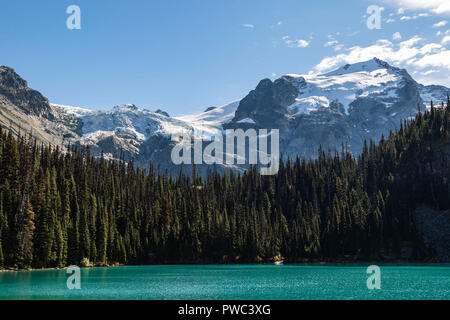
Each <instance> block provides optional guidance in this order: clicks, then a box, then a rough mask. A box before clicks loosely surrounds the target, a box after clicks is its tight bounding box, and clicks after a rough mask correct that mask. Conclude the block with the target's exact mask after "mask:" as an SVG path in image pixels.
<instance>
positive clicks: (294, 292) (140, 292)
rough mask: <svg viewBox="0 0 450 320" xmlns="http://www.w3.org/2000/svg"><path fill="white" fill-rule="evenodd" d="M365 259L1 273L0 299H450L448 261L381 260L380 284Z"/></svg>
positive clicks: (449, 268)
mask: <svg viewBox="0 0 450 320" xmlns="http://www.w3.org/2000/svg"><path fill="white" fill-rule="evenodd" d="M367 267H368V265H286V266H272V265H264V266H260V265H258V266H257V265H255V266H253V265H245V266H133V267H117V268H93V269H82V270H81V289H80V290H69V289H68V288H67V284H66V283H67V279H68V277H69V276H70V275H68V274H67V273H66V271H65V270H50V271H31V272H5V273H0V299H2V300H4V299H127V300H129V299H131V300H134V299H147V300H155V299H156V300H165V299H169V300H184V299H186V300H196V299H201V300H203V299H213V300H215V299H225V300H241V299H257V300H259V299H261V300H303V299H313V300H316V299H332V300H334V299H364V300H365V299H450V265H408V266H394V265H390V266H382V265H381V266H380V268H381V290H369V289H368V288H367V284H366V282H367V279H368V277H369V275H367V273H366V270H367Z"/></svg>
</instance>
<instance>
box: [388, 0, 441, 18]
mask: <svg viewBox="0 0 450 320" xmlns="http://www.w3.org/2000/svg"><path fill="white" fill-rule="evenodd" d="M384 2H386V3H389V4H391V5H395V6H398V7H400V9H399V11H398V12H399V14H403V13H404V12H405V11H404V9H403V8H406V9H410V10H428V11H430V12H432V13H434V14H446V15H450V1H448V0H384Z"/></svg>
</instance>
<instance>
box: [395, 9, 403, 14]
mask: <svg viewBox="0 0 450 320" xmlns="http://www.w3.org/2000/svg"><path fill="white" fill-rule="evenodd" d="M397 13H398V14H404V13H405V9H403V8H398V10H397Z"/></svg>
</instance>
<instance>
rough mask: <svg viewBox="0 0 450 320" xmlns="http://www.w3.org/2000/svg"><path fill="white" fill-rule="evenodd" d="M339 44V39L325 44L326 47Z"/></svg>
mask: <svg viewBox="0 0 450 320" xmlns="http://www.w3.org/2000/svg"><path fill="white" fill-rule="evenodd" d="M337 44H339V41H337V40H333V41H328V42H327V43H325V44H324V47H331V46H334V45H337Z"/></svg>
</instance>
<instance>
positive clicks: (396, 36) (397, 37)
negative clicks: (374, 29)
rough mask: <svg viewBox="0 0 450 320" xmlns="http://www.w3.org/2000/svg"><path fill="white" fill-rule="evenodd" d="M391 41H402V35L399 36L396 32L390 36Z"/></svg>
mask: <svg viewBox="0 0 450 320" xmlns="http://www.w3.org/2000/svg"><path fill="white" fill-rule="evenodd" d="M392 39H393V40H401V39H402V35H401V34H400V32H396V33H394V34H393V35H392Z"/></svg>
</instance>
